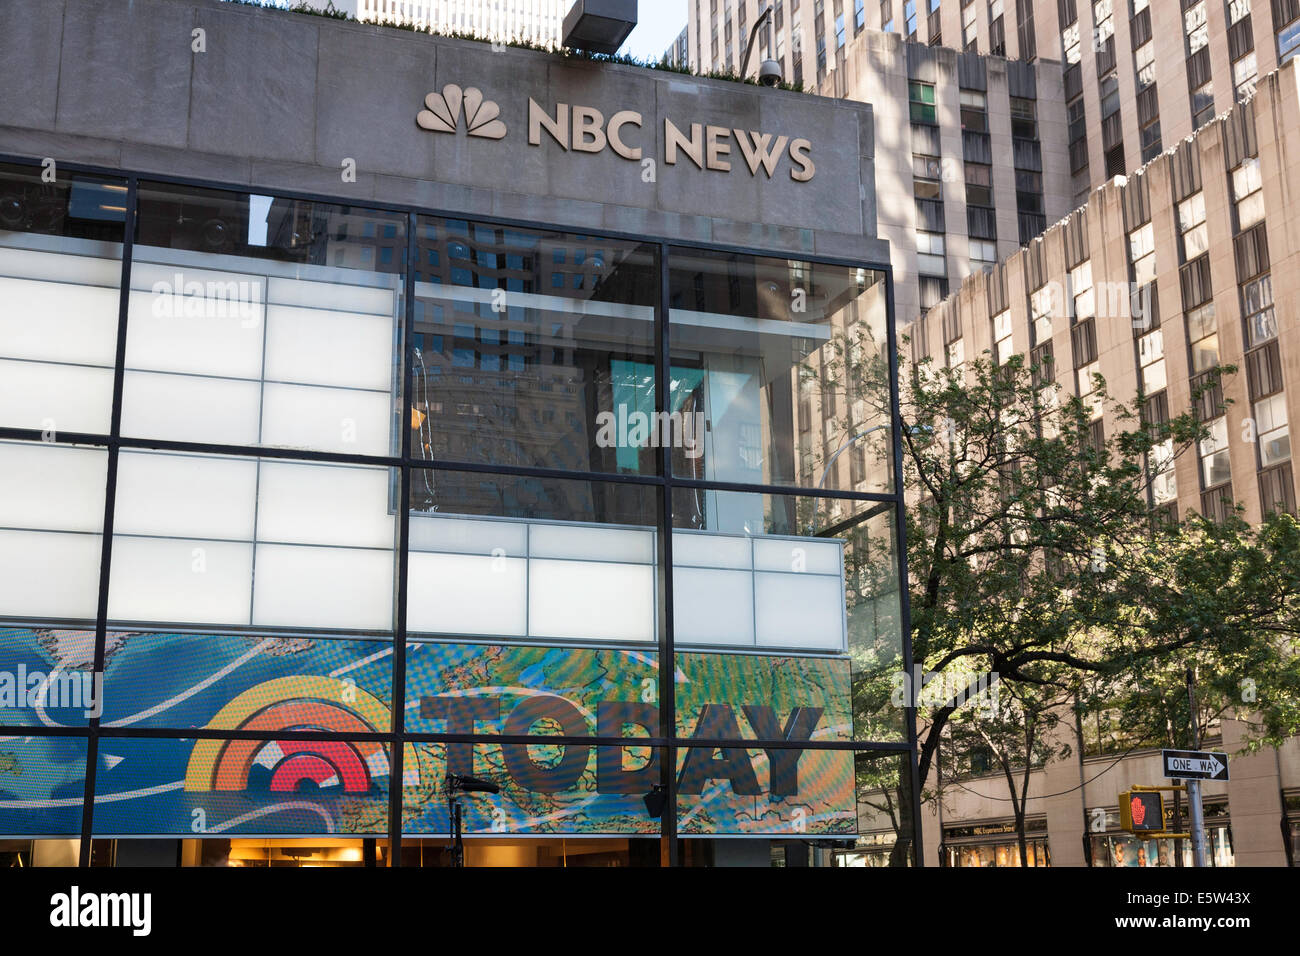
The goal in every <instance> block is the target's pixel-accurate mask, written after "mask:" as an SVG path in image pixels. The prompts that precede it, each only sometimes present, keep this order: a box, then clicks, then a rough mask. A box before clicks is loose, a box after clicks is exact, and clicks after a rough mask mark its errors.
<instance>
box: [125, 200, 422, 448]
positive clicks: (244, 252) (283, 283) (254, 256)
mask: <svg viewBox="0 0 1300 956" xmlns="http://www.w3.org/2000/svg"><path fill="white" fill-rule="evenodd" d="M405 261H406V217H405V216H403V215H401V214H397V213H382V212H377V211H373V210H359V209H355V208H353V207H348V206H335V205H330V204H327V203H315V202H305V201H299V200H289V199H281V198H275V197H271V196H259V195H252V194H248V193H228V192H218V191H216V190H207V189H193V188H179V187H172V186H161V185H158V186H155V185H150V184H143V185H141V187H140V214H139V224H138V227H137V230H136V244H135V250H134V261H133V263H132V268H131V298H130V308H129V311H128V316H127V343H126V378H125V382H124V385H123V394H122V433H123V434H124V435H128V436H132V437H138V438H162V439H168V440H172V441H184V442H204V443H211V444H218V445H242V446H274V447H280V448H301V449H311V450H318V451H331V452H337V453H340V454H352V455H375V456H385V455H391V454H392V453H393V452H394V450H395V449H396V448H397V447H398V444H399V443H398V436H397V429H396V427H395V422H394V416H393V410H394V407H395V404H396V400H395V396H396V394H397V391H396V390H397V387H398V385H399V384H400V382H401V374H400V371H399V365H400V363H399V355H400V352H399V349H398V343H399V341H400V336H399V330H400V328H401V318H402V314H403V306H402V291H403V287H404V280H403V271H404V264H405Z"/></svg>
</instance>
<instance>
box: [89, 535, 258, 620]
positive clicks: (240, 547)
mask: <svg viewBox="0 0 1300 956" xmlns="http://www.w3.org/2000/svg"><path fill="white" fill-rule="evenodd" d="M252 583H253V546H252V545H251V544H248V543H243V542H225V541H199V540H186V539H184V538H133V537H127V536H119V535H115V536H114V537H113V564H112V567H111V568H110V570H109V590H108V616H109V617H110V618H112V619H113V620H116V621H150V622H158V623H177V624H229V625H236V624H247V623H248V608H249V592H250V590H251V588H252Z"/></svg>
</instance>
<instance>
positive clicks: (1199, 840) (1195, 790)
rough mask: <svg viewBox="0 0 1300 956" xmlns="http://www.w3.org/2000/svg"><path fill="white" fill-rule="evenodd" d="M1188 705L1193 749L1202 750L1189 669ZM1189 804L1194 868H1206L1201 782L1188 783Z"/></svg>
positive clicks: (1192, 677) (1192, 681)
mask: <svg viewBox="0 0 1300 956" xmlns="http://www.w3.org/2000/svg"><path fill="white" fill-rule="evenodd" d="M1187 705H1188V708H1189V713H1190V716H1191V720H1192V749H1193V750H1200V749H1201V729H1200V727H1199V726H1198V724H1197V721H1196V678H1195V677H1194V676H1193V675H1192V669H1191V668H1190V667H1189V668H1188V669H1187ZM1187 803H1188V805H1189V809H1190V810H1191V816H1192V866H1205V812H1204V808H1203V807H1202V805H1201V781H1200V780H1198V779H1196V778H1195V777H1193V778H1190V779H1188V781H1187Z"/></svg>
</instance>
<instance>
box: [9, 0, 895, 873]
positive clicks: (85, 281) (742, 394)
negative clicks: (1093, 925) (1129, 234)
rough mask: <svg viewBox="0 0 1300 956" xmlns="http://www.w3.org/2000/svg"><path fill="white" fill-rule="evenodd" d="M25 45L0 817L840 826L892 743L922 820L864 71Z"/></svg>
mask: <svg viewBox="0 0 1300 956" xmlns="http://www.w3.org/2000/svg"><path fill="white" fill-rule="evenodd" d="M200 37H201V38H202V42H201V43H200V42H199V38H200ZM0 54H2V55H0V75H2V76H3V79H4V82H5V84H6V87H7V88H9V89H11V90H15V91H17V92H20V93H22V92H23V91H28V92H30V93H31V95H30V96H29V95H25V94H24V95H16V96H14V97H11V98H8V99H7V100H6V101H5V104H4V105H3V106H0V157H2V161H0V303H3V309H0V858H2V859H5V860H7V861H9V862H11V863H17V864H20V865H32V864H38V865H39V864H41V863H58V862H80V863H82V864H83V865H87V864H91V863H95V864H101V863H102V864H105V865H113V864H118V865H126V864H130V863H153V864H164V865H234V866H299V865H324V866H349V865H367V864H375V865H386V864H402V865H446V864H447V862H448V855H447V853H446V845H447V836H446V835H447V833H448V831H449V828H450V827H451V825H452V819H453V816H452V815H453V812H459V814H460V815H461V818H462V820H463V828H464V831H465V834H466V842H467V844H468V850H467V852H466V860H467V862H468V863H470V864H471V865H475V864H482V865H526V866H551V865H554V866H569V865H583V864H586V865H636V864H649V865H657V864H659V863H661V862H673V863H680V864H698V865H727V864H749V865H755V864H757V865H773V864H775V865H795V866H798V865H823V864H829V863H832V862H837V861H838V862H845V860H846V859H848V858H849V857H853V856H854V855H855V854H856V855H857V856H858V857H860V856H861V854H862V852H863V851H862V850H861V848H859V847H858V845H857V844H858V839H859V824H858V821H859V817H860V815H862V813H863V810H862V808H861V807H860V806H859V796H860V794H863V793H866V792H873V793H879V792H880V791H881V789H882V788H883V789H885V790H887V791H889V792H890V793H892V794H893V800H894V803H895V804H896V807H897V813H895V814H894V815H893V817H892V819H894V820H896V821H897V823H896V826H895V827H894V828H893V834H892V836H891V837H890V838H889V839H888V840H884V839H882V837H881V835H880V834H875V835H873V837H872V839H871V847H870V849H871V851H872V853H873V854H875V855H876V856H880V855H881V854H882V853H883V854H885V859H884V860H882V862H892V863H895V864H906V863H908V862H910V861H911V857H912V848H913V846H914V833H913V822H912V821H913V820H915V818H916V810H917V806H916V801H917V794H916V793H915V792H914V789H913V787H912V783H911V781H912V776H911V773H910V768H911V766H912V762H913V759H914V751H913V745H912V741H911V735H910V732H909V727H910V721H909V713H908V712H907V711H905V710H902V709H899V708H895V707H893V706H892V705H891V703H890V696H891V695H890V691H891V688H892V682H891V680H890V679H889V675H891V674H892V673H894V672H896V671H898V670H900V669H904V670H910V668H911V657H910V645H909V642H908V628H907V614H908V609H907V605H906V591H905V588H903V587H901V586H900V582H901V581H902V580H903V575H904V567H903V554H902V551H903V549H902V547H901V544H900V540H901V535H902V531H903V522H902V515H901V512H900V509H901V504H902V497H901V489H900V488H899V484H898V480H897V474H898V466H899V454H900V449H899V445H898V441H897V435H896V434H895V432H894V429H893V427H892V423H893V421H894V420H895V418H896V409H897V384H896V383H897V370H896V362H895V354H896V353H895V345H896V342H895V332H894V323H893V316H892V311H891V309H892V299H891V276H890V274H889V270H888V267H887V266H886V265H881V264H882V263H887V262H888V258H889V257H888V249H887V247H886V246H885V245H884V244H883V243H882V242H880V241H879V240H877V239H876V238H875V196H874V189H873V174H872V159H871V157H872V150H873V139H872V128H871V122H872V119H871V110H870V107H868V106H866V105H864V104H856V103H850V102H840V101H827V100H821V99H817V98H814V97H809V96H805V95H801V94H794V93H786V92H781V91H770V90H762V89H759V88H756V87H751V86H741V85H737V84H730V83H724V82H719V81H703V80H697V79H694V78H688V77H683V76H679V75H675V74H659V73H657V72H653V71H646V70H641V69H637V68H632V67H621V66H610V65H602V64H592V63H582V62H576V63H575V62H570V61H566V60H563V59H558V58H555V57H552V56H548V55H545V54H539V53H534V52H529V51H521V50H504V51H493V49H492V48H491V47H489V46H487V45H483V44H476V43H470V42H464V41H451V40H439V39H435V38H431V37H423V36H418V35H411V34H407V33H404V32H400V31H389V30H385V29H383V28H378V27H363V26H358V25H354V24H344V23H338V22H335V21H331V20H328V19H323V18H315V17H304V16H298V15H289V14H283V13H278V12H271V11H257V10H250V9H246V8H238V7H231V6H227V5H224V4H220V3H217V2H215V0H195V2H193V3H178V2H171V0H143V2H136V3H129V4H128V3H126V2H120V0H109V2H104V3H88V2H81V0H66V2H54V3H49V4H41V5H39V6H37V7H35V8H33V9H32V10H31V15H30V17H25V18H23V20H22V21H15V22H14V23H13V24H11V29H9V30H7V31H6V35H5V38H4V39H3V40H0ZM60 62H61V63H62V64H63V66H62V68H61V70H60V68H59V66H58V64H59V63H60ZM272 63H273V64H274V73H273V74H272V73H271V72H269V71H271V69H272V67H271V66H269V65H268V64H272ZM45 91H49V92H50V95H48V96H47V95H46V92H45ZM55 94H57V95H55ZM56 104H57V107H56ZM846 197H849V198H848V199H847V201H846ZM449 775H458V776H469V777H474V778H481V779H483V780H487V781H490V782H492V783H493V784H495V785H496V786H497V787H499V793H496V794H489V793H470V794H463V795H461V796H460V797H459V798H458V799H457V801H455V802H454V803H453V802H450V801H449V799H448V797H449V794H448V788H447V780H448V776H449ZM453 807H456V808H457V809H456V810H455V811H453Z"/></svg>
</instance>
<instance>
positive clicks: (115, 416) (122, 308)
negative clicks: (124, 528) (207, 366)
mask: <svg viewBox="0 0 1300 956" xmlns="http://www.w3.org/2000/svg"><path fill="white" fill-rule="evenodd" d="M137 185H138V183H137V180H136V178H135V177H134V176H128V177H127V180H126V215H125V216H124V217H123V223H122V273H121V286H120V287H119V289H118V297H117V349H116V352H115V354H114V359H113V406H112V411H111V413H110V418H109V421H110V424H109V428H108V432H109V435H110V436H114V435H119V434H121V431H122V383H123V381H124V379H125V377H126V332H127V329H126V318H127V313H128V312H129V311H130V304H131V256H132V254H133V252H134V248H135V217H136V203H137V201H138V195H137V189H136V187H137ZM118 454H119V449H118V447H117V446H116V445H114V444H110V445H109V448H108V461H107V467H106V469H105V480H104V524H103V527H102V528H101V529H100V533H101V538H100V551H99V601H98V604H97V605H96V610H95V657H94V664H92V665H91V686H92V687H93V686H94V679H95V675H97V674H98V675H101V677H100V686H99V699H98V700H96V701H95V708H96V709H98V710H100V711H101V712H102V710H103V707H104V698H105V697H106V696H107V694H108V690H107V686H108V682H107V681H106V680H104V679H103V677H102V675H103V673H104V657H105V645H106V644H107V634H108V585H109V575H110V574H111V572H112V560H113V516H114V513H115V511H116V508H117V462H118ZM98 766H99V717H97V716H92V717H91V718H90V719H89V721H88V722H87V736H86V779H85V786H84V788H83V796H82V804H81V846H80V850H79V853H78V861H77V862H78V865H79V866H82V867H89V866H90V844H91V839H92V835H93V833H94V830H95V777H96V770H97V769H98Z"/></svg>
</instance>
